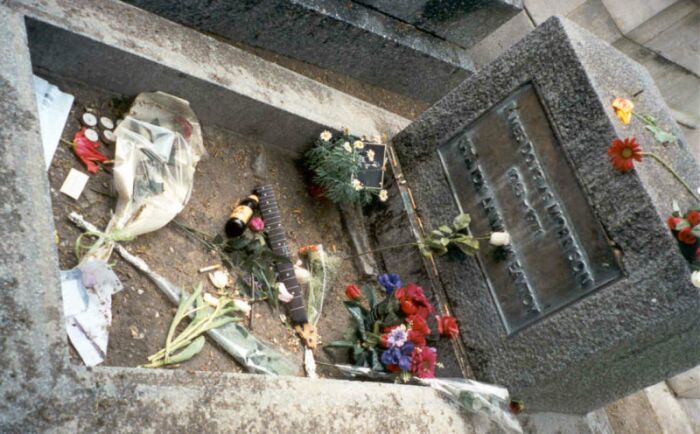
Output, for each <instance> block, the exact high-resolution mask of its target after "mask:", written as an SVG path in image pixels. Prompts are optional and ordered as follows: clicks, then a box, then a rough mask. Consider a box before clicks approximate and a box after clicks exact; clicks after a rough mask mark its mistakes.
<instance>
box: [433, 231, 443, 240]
mask: <svg viewBox="0 0 700 434" xmlns="http://www.w3.org/2000/svg"><path fill="white" fill-rule="evenodd" d="M430 234H431V235H434V236H435V237H437V238H442V237H443V234H442V232H440V231H439V230H437V229H433V230H432V231H430Z"/></svg>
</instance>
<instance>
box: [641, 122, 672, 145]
mask: <svg viewBox="0 0 700 434" xmlns="http://www.w3.org/2000/svg"><path fill="white" fill-rule="evenodd" d="M644 128H646V129H647V130H649V131H651V132H652V133H653V134H654V139H656V141H657V142H659V143H667V142H675V141H676V136H674V135H673V134H671V133H667V132H666V131H664V130H662V129H661V128H659V127H657V126H656V125H646V126H645V127H644Z"/></svg>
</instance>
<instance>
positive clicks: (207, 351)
mask: <svg viewBox="0 0 700 434" xmlns="http://www.w3.org/2000/svg"><path fill="white" fill-rule="evenodd" d="M42 75H45V76H47V74H42ZM47 78H48V79H49V80H50V81H51V82H52V83H55V84H57V85H58V86H59V87H60V88H61V89H62V90H64V91H66V92H69V93H72V94H73V95H75V96H76V103H75V104H74V107H73V110H72V112H71V116H70V118H69V121H68V124H67V125H66V127H65V130H64V134H63V139H65V140H67V141H69V142H70V141H72V137H73V134H74V133H75V132H76V131H77V130H78V129H79V127H80V126H79V123H78V118H79V116H80V115H81V114H82V112H83V111H84V108H85V107H90V108H93V109H95V110H96V111H97V112H98V113H99V114H101V115H107V116H111V117H112V119H115V120H116V119H118V118H119V117H121V115H122V112H123V110H124V109H125V107H127V106H128V105H125V104H124V96H123V95H116V94H111V93H108V92H105V91H104V90H101V89H96V88H93V87H89V86H86V85H84V84H82V83H75V82H70V81H66V80H64V79H61V78H57V77H51V76H47ZM131 96H133V95H131ZM203 131H204V142H205V147H206V149H207V151H208V153H209V157H208V158H205V159H203V160H202V161H201V162H200V163H199V165H198V166H197V172H196V175H195V182H194V189H193V193H192V197H191V199H190V201H189V203H188V204H187V206H186V207H185V209H184V210H183V212H182V213H181V214H180V215H179V216H178V219H179V220H180V221H182V222H183V223H185V224H187V225H189V226H191V227H194V228H196V229H199V230H201V231H204V232H207V233H210V234H223V227H224V223H225V221H226V219H227V217H228V214H229V212H230V210H231V206H232V205H233V204H234V203H235V202H236V201H237V200H239V199H241V198H243V197H245V196H247V195H248V194H250V192H251V190H252V189H253V188H254V187H255V186H257V185H259V184H263V183H265V184H271V185H273V187H274V188H275V193H276V195H277V199H278V203H279V205H280V210H281V214H282V221H283V225H284V227H285V229H286V233H287V237H288V240H289V242H290V249H291V251H292V252H296V251H297V250H298V248H299V247H300V246H303V245H306V244H311V243H322V244H323V245H324V246H325V247H326V249H328V250H330V251H331V252H333V251H335V252H337V253H338V254H341V255H343V256H344V255H347V254H349V253H350V252H351V248H350V245H349V240H348V238H347V237H346V235H345V231H344V230H343V227H342V224H341V219H340V215H339V212H338V210H337V208H336V207H335V206H334V205H333V204H331V203H329V202H319V201H318V200H316V199H313V198H311V197H310V196H309V195H308V193H307V185H306V183H305V180H304V174H303V171H302V170H300V168H299V167H298V163H297V162H296V161H295V160H294V159H293V158H291V157H290V156H289V155H287V154H285V153H284V152H283V151H281V150H279V149H271V148H269V145H265V144H263V143H259V142H256V141H255V140H254V139H252V138H250V137H245V136H241V135H238V134H235V133H232V132H230V131H227V130H224V129H220V128H214V127H211V126H208V125H206V121H205V120H203ZM102 151H103V152H104V153H105V154H106V155H108V156H111V155H113V154H114V149H113V146H112V147H108V146H103V147H102ZM71 168H74V169H77V170H80V171H82V172H84V173H86V170H85V168H84V167H83V166H82V164H81V163H80V162H79V161H78V159H77V158H76V157H75V156H74V155H73V153H72V151H71V149H70V146H68V145H67V144H66V143H61V144H60V145H59V148H58V149H57V151H56V155H55V157H54V159H53V162H52V164H51V168H50V170H49V180H50V183H51V199H52V207H53V213H54V222H55V225H56V230H57V234H56V235H57V239H58V252H59V262H60V267H61V269H69V268H72V267H74V266H75V265H76V264H77V259H76V256H75V253H74V245H75V240H76V238H77V237H78V236H79V235H80V231H79V230H78V229H77V228H76V227H74V226H73V225H72V224H71V223H70V222H68V220H67V215H68V214H69V213H70V212H71V211H76V212H78V213H81V214H82V215H83V216H84V217H85V218H86V220H88V221H89V222H91V223H93V224H95V225H96V226H97V227H98V228H104V227H105V226H106V225H107V222H108V221H109V218H110V213H111V210H112V209H113V208H114V205H115V203H116V196H115V195H114V193H113V192H112V175H111V174H110V173H107V172H105V171H102V170H101V171H100V172H98V173H97V174H95V175H91V176H90V180H89V181H88V184H87V186H86V188H85V190H84V192H83V195H82V196H81V197H80V199H79V200H77V201H75V200H73V199H71V198H69V197H67V196H65V195H63V194H62V193H60V192H59V189H60V187H61V184H62V183H63V180H64V179H65V177H66V176H67V174H68V172H69V171H70V169H71ZM256 173H258V174H262V176H257V175H256ZM126 247H127V249H128V250H129V251H130V252H132V253H134V254H136V255H138V256H140V257H141V258H142V259H144V260H145V261H146V262H147V263H148V264H149V266H150V267H151V269H153V270H154V271H156V272H158V273H160V274H162V275H163V276H165V277H166V278H167V279H169V280H170V281H171V282H173V283H174V284H176V285H178V286H180V287H182V288H186V289H191V288H192V286H193V285H195V284H196V283H197V282H203V283H204V287H205V290H207V291H209V292H212V293H215V288H214V287H213V286H212V285H211V283H210V282H209V281H208V279H206V276H205V275H202V274H199V273H198V269H199V268H201V267H204V266H207V265H212V264H216V263H219V261H218V258H217V257H216V256H214V255H212V254H211V253H210V252H207V251H205V250H204V249H203V247H202V246H201V245H200V244H198V243H196V242H195V241H193V240H190V239H189V238H187V237H186V236H185V235H184V233H183V232H182V231H181V229H179V228H178V227H177V226H176V225H174V224H172V223H171V224H169V225H167V226H166V227H164V228H162V229H160V230H158V231H156V232H153V233H150V234H146V235H143V236H140V237H139V238H137V239H136V240H134V241H131V242H129V243H126ZM341 252H342V253H341ZM111 261H112V262H113V263H114V267H113V268H114V270H115V272H116V273H117V275H118V276H119V277H120V279H121V281H122V283H123V284H124V290H123V291H122V292H120V293H118V294H116V295H115V296H114V297H113V301H112V313H113V321H112V326H111V330H110V337H109V348H108V354H107V359H106V361H105V364H106V365H112V366H127V367H134V366H138V365H141V364H143V363H145V362H146V357H147V356H148V355H150V354H152V353H154V352H156V351H158V350H159V349H160V348H161V347H162V346H163V344H164V342H165V336H166V333H167V330H168V327H169V325H170V321H171V320H172V317H173V314H174V311H175V308H174V306H173V305H171V303H170V302H169V301H168V300H167V299H166V298H165V296H163V295H162V294H161V293H160V291H159V290H158V288H157V287H156V286H155V285H153V283H152V282H151V281H150V280H148V279H147V278H146V277H145V276H143V275H142V274H140V273H139V272H138V271H136V270H135V269H134V268H132V267H131V266H130V265H129V264H127V263H125V262H124V261H123V260H122V259H121V258H120V257H119V255H118V254H116V253H115V254H113V255H112V258H111ZM359 280H360V279H359V276H358V274H357V271H356V270H355V269H354V266H353V264H352V262H351V261H345V262H343V264H342V265H341V269H340V274H339V279H338V284H337V285H335V286H334V287H333V288H331V289H330V290H329V292H328V293H327V295H326V302H325V305H324V308H323V316H322V318H321V320H320V323H319V333H320V336H321V340H322V342H330V341H332V340H335V339H340V338H342V335H343V333H344V331H345V329H346V326H347V321H348V319H349V317H348V315H347V313H346V311H345V309H344V307H343V305H342V300H343V297H344V295H343V288H344V284H345V283H346V282H357V281H359ZM282 313H284V312H283V310H281V311H276V310H274V309H272V308H271V307H270V306H269V305H268V304H267V303H265V302H258V303H255V305H254V307H253V311H252V315H251V318H250V322H249V327H250V329H251V330H252V332H253V333H254V334H255V335H256V336H257V337H259V338H262V339H263V340H265V341H268V342H269V343H271V344H272V345H273V346H274V347H276V348H280V349H284V350H286V351H288V352H290V353H291V354H292V355H293V357H294V358H295V360H296V361H297V362H298V363H299V365H300V366H301V363H302V351H301V346H300V343H299V340H298V339H297V338H296V337H295V335H294V333H293V331H292V330H291V329H290V328H289V326H288V325H286V324H284V323H283V322H282V321H281V320H280V314H282ZM316 354H317V360H319V361H330V360H329V359H328V355H327V354H326V353H325V352H324V351H317V353H316ZM71 358H72V360H73V361H74V362H76V363H82V362H81V361H80V359H79V357H78V356H77V353H75V352H74V350H73V349H71ZM338 361H342V362H344V361H345V360H343V358H342V357H340V358H339V359H338ZM183 367H184V368H186V369H191V370H203V371H241V368H240V367H239V366H238V365H237V364H236V362H234V361H233V359H231V358H230V357H229V356H228V355H227V354H226V353H225V352H223V351H222V350H220V349H219V348H218V347H217V346H216V345H215V344H213V343H211V342H209V341H208V342H207V345H206V346H205V348H204V350H203V351H202V352H201V353H200V354H199V355H198V356H197V357H195V358H194V359H193V360H191V361H189V362H187V363H186V364H185V365H184V366H183Z"/></svg>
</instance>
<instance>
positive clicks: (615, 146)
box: [608, 137, 642, 172]
mask: <svg viewBox="0 0 700 434" xmlns="http://www.w3.org/2000/svg"><path fill="white" fill-rule="evenodd" d="M608 155H609V156H610V162H611V163H612V165H613V167H615V169H617V170H619V171H620V172H628V171H630V170H632V169H633V168H634V161H633V160H637V161H642V148H640V147H639V145H638V144H637V142H636V140H635V138H634V137H631V138H630V137H627V138H625V140H624V142H623V141H622V140H620V139H615V140H613V141H612V144H611V145H610V147H609V148H608Z"/></svg>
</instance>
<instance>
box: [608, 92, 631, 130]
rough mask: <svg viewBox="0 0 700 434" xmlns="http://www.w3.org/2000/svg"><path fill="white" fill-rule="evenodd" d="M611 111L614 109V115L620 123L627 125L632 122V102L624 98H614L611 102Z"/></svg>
mask: <svg viewBox="0 0 700 434" xmlns="http://www.w3.org/2000/svg"><path fill="white" fill-rule="evenodd" d="M612 106H613V109H615V114H616V115H617V117H618V118H620V120H621V121H622V123H623V124H625V125H627V124H629V123H630V121H631V120H632V111H633V110H634V104H632V101H630V100H628V99H625V98H620V97H618V98H615V99H614V100H613V102H612Z"/></svg>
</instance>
